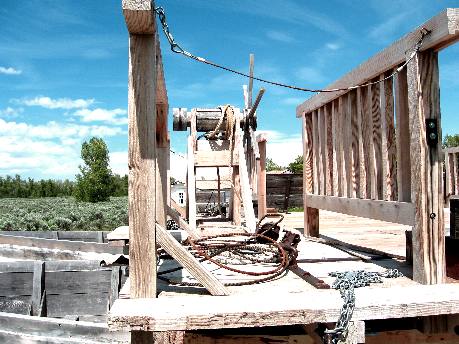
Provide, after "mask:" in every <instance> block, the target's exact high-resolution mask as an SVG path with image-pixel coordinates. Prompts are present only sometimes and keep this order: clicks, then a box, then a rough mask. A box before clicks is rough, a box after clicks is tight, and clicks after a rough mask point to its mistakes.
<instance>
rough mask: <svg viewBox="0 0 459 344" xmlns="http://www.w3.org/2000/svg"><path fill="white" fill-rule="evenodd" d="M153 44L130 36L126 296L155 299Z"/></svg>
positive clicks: (149, 38) (151, 37)
mask: <svg viewBox="0 0 459 344" xmlns="http://www.w3.org/2000/svg"><path fill="white" fill-rule="evenodd" d="M123 4H124V3H123ZM155 45H156V39H155V35H154V34H143V35H135V34H131V35H130V40H129V91H128V92H129V97H128V100H129V102H128V113H129V124H128V136H129V137H128V140H129V149H128V151H129V273H130V280H131V297H132V298H146V297H156V236H155V223H156V189H155V180H156V178H155V176H156V147H155V145H156V138H155V133H156V104H155V93H156V92H155V88H156V61H155V60H156V57H155V56H156V55H155Z"/></svg>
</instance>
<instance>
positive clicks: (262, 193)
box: [257, 135, 266, 219]
mask: <svg viewBox="0 0 459 344" xmlns="http://www.w3.org/2000/svg"><path fill="white" fill-rule="evenodd" d="M257 144H258V152H259V155H260V156H259V158H257V184H258V185H257V196H258V219H261V218H262V217H263V216H264V215H266V137H265V136H264V135H258V136H257Z"/></svg>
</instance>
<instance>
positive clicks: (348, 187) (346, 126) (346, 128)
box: [339, 94, 352, 197]
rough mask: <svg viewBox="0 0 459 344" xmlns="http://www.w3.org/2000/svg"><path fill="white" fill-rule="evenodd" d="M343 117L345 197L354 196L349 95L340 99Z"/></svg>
mask: <svg viewBox="0 0 459 344" xmlns="http://www.w3.org/2000/svg"><path fill="white" fill-rule="evenodd" d="M339 101H340V102H339V104H340V115H341V134H342V136H341V138H342V147H343V150H342V157H343V164H342V168H343V172H342V173H343V196H347V197H351V195H352V150H351V149H350V148H351V142H352V138H351V112H350V109H349V104H350V102H349V94H345V95H343V96H342V97H340V98H339Z"/></svg>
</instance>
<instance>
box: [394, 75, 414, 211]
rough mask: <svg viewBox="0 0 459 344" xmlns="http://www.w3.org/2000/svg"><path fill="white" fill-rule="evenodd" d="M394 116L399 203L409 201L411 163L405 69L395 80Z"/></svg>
mask: <svg viewBox="0 0 459 344" xmlns="http://www.w3.org/2000/svg"><path fill="white" fill-rule="evenodd" d="M395 115H396V127H395V129H396V134H395V137H396V141H397V142H396V149H397V189H398V190H397V191H398V200H399V201H400V202H410V201H411V161H410V154H407V152H406V147H409V145H410V123H409V115H408V84H407V80H406V69H403V70H402V71H400V72H399V73H398V74H397V76H396V78H395Z"/></svg>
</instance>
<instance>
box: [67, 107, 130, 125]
mask: <svg viewBox="0 0 459 344" xmlns="http://www.w3.org/2000/svg"><path fill="white" fill-rule="evenodd" d="M126 113H127V112H126V110H124V109H112V110H107V109H101V108H97V109H80V110H77V111H76V112H75V114H74V115H76V116H79V117H81V120H82V121H83V122H107V123H111V124H117V125H121V124H127V122H128V119H127V116H124V115H126ZM120 115H123V116H122V117H120Z"/></svg>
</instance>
